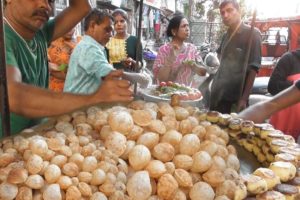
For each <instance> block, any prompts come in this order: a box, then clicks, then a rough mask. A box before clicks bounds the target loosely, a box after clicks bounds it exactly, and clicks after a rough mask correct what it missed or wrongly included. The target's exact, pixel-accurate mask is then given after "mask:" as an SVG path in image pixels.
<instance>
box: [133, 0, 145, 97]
mask: <svg viewBox="0 0 300 200" xmlns="http://www.w3.org/2000/svg"><path fill="white" fill-rule="evenodd" d="M143 7H144V0H140V9H139V21H138V30H137V48H136V65H135V69H134V71H135V72H138V71H139V69H140V64H141V63H142V57H141V56H140V55H141V54H142V50H143V49H142V45H141V44H142V42H141V40H142V39H141V38H142V17H143ZM136 93H137V84H136V83H135V84H134V94H136Z"/></svg>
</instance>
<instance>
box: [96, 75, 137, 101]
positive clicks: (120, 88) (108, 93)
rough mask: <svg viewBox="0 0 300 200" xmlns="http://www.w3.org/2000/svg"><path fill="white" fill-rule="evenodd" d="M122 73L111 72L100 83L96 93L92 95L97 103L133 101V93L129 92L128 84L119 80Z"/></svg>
mask: <svg viewBox="0 0 300 200" xmlns="http://www.w3.org/2000/svg"><path fill="white" fill-rule="evenodd" d="M122 74H123V71H121V70H114V71H112V72H111V73H110V74H109V75H108V76H106V78H105V79H104V81H103V82H102V84H101V86H100V88H99V89H98V91H97V92H96V93H95V94H94V97H95V98H96V101H97V102H99V103H100V102H120V101H131V100H133V96H132V95H133V92H132V90H130V82H129V81H127V80H120V78H121V76H122Z"/></svg>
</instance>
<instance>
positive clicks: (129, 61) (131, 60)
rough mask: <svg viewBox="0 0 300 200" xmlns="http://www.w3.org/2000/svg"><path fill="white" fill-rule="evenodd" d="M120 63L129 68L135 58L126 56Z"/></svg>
mask: <svg viewBox="0 0 300 200" xmlns="http://www.w3.org/2000/svg"><path fill="white" fill-rule="evenodd" d="M121 63H122V65H124V66H125V67H128V68H131V67H133V65H134V64H135V60H133V59H132V58H130V57H128V58H126V59H124V60H122V61H121Z"/></svg>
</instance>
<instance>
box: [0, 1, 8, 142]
mask: <svg viewBox="0 0 300 200" xmlns="http://www.w3.org/2000/svg"><path fill="white" fill-rule="evenodd" d="M0 95H1V96H0V106H1V111H0V112H1V123H2V133H3V136H4V137H6V136H9V135H10V116H9V104H8V92H7V80H6V62H5V41H4V27H3V1H1V3H0Z"/></svg>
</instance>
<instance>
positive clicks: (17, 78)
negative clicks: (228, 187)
mask: <svg viewBox="0 0 300 200" xmlns="http://www.w3.org/2000/svg"><path fill="white" fill-rule="evenodd" d="M50 3H53V0H34V1H32V0H6V4H5V9H4V22H5V27H4V30H5V42H6V64H7V66H6V72H7V85H8V95H9V105H10V111H11V130H12V133H17V132H20V131H21V130H22V129H24V128H28V127H30V126H33V125H35V124H37V123H38V121H39V120H38V119H39V118H42V117H48V116H55V115H60V114H63V113H66V112H71V111H73V110H75V109H78V108H80V107H83V106H89V105H93V104H97V103H101V102H112V101H130V100H132V92H131V91H130V90H129V86H130V84H129V82H128V81H125V80H119V77H120V76H121V75H122V72H120V71H115V72H114V74H113V76H112V78H111V79H109V80H106V81H104V82H103V83H102V85H101V87H100V88H99V89H98V90H97V91H96V92H95V93H93V94H90V95H74V94H69V93H56V92H52V91H50V90H47V88H48V60H47V46H48V45H49V44H50V42H51V41H53V40H55V39H57V38H58V37H61V36H63V35H64V34H65V33H67V32H68V31H69V30H70V29H71V28H72V27H74V26H75V25H76V24H77V23H79V22H80V20H81V19H82V18H84V17H85V16H86V15H87V14H88V13H89V11H90V9H91V8H90V5H89V3H88V0H70V2H69V4H70V6H69V7H67V8H66V9H65V10H64V11H62V12H61V13H60V14H59V15H58V16H56V17H55V18H54V19H53V20H49V14H50V12H51V6H50ZM1 131H2V127H1V124H0V137H1V136H2V132H1Z"/></svg>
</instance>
